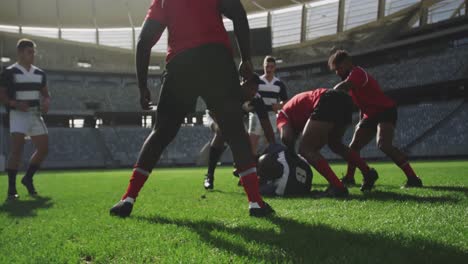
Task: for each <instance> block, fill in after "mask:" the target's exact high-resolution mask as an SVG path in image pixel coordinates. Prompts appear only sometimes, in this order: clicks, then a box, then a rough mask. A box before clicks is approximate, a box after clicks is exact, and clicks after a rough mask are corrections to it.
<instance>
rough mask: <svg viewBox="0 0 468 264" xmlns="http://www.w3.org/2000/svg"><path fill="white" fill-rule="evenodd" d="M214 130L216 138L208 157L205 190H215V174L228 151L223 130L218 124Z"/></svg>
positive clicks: (212, 142) (211, 144) (212, 141)
mask: <svg viewBox="0 0 468 264" xmlns="http://www.w3.org/2000/svg"><path fill="white" fill-rule="evenodd" d="M213 125H214V126H215V128H214V131H215V133H214V136H213V139H212V140H211V143H210V150H209V155H208V171H207V173H206V177H205V181H204V183H203V186H204V187H205V189H213V188H214V172H215V169H216V166H217V164H218V162H219V159H220V158H221V155H223V152H224V150H225V149H226V147H225V145H224V142H225V140H224V138H223V136H222V134H221V130H220V129H219V127H218V125H217V124H213Z"/></svg>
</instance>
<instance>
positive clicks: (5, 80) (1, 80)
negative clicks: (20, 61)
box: [0, 70, 10, 88]
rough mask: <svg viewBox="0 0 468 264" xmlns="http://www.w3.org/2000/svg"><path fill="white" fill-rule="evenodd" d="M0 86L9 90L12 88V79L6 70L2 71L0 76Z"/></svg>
mask: <svg viewBox="0 0 468 264" xmlns="http://www.w3.org/2000/svg"><path fill="white" fill-rule="evenodd" d="M0 86H1V87H4V88H8V86H10V78H9V74H8V71H6V70H5V71H2V73H1V74H0Z"/></svg>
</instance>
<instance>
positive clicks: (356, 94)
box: [328, 50, 422, 187]
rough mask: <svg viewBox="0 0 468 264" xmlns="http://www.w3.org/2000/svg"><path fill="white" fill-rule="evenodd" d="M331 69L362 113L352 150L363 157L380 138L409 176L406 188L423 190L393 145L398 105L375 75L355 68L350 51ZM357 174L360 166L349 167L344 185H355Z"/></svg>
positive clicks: (338, 53) (338, 57)
mask: <svg viewBox="0 0 468 264" xmlns="http://www.w3.org/2000/svg"><path fill="white" fill-rule="evenodd" d="M328 65H329V67H330V69H331V70H332V71H335V73H336V75H338V76H339V77H340V78H341V79H342V80H343V81H342V82H340V83H339V84H337V85H336V86H335V88H334V89H335V90H341V91H344V92H349V94H350V95H351V97H352V98H353V101H354V103H355V104H356V105H357V106H358V107H359V109H360V110H361V121H360V122H359V124H358V125H357V126H356V131H354V136H353V140H352V141H351V144H350V148H351V149H352V150H353V151H356V152H358V153H359V151H360V150H361V149H362V148H363V147H365V146H366V145H367V144H369V142H370V141H371V140H372V139H373V138H374V137H375V136H376V135H377V147H378V148H379V149H380V150H381V151H382V152H383V153H385V155H387V156H388V157H390V158H391V159H392V160H393V162H395V164H396V165H398V167H400V168H401V169H402V170H403V172H404V173H405V175H406V178H407V182H406V184H405V185H404V186H403V187H422V181H421V179H420V178H419V177H418V176H416V174H415V173H414V171H413V169H412V168H411V165H410V164H409V162H408V159H407V157H406V155H405V154H404V153H403V152H401V151H400V150H399V149H398V148H396V147H395V146H394V145H393V137H394V134H395V125H396V121H397V109H396V104H395V102H394V101H393V100H392V99H390V98H389V97H387V96H386V95H385V94H384V93H383V92H382V90H381V89H380V85H379V83H378V82H377V81H376V80H375V79H374V78H373V77H372V76H371V75H369V74H368V73H367V72H366V71H365V70H364V69H362V68H361V67H358V66H354V65H353V62H352V60H351V56H350V55H349V54H348V53H347V52H346V51H344V50H338V51H336V52H335V53H334V54H333V55H332V56H330V58H329V60H328ZM355 170H356V166H355V165H354V164H350V163H348V171H347V173H346V176H345V177H343V179H342V181H343V183H345V184H349V185H353V184H355V180H354V171H355Z"/></svg>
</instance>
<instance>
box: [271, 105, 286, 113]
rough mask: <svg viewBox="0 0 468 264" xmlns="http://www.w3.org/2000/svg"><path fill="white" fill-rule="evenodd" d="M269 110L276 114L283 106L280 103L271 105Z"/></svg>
mask: <svg viewBox="0 0 468 264" xmlns="http://www.w3.org/2000/svg"><path fill="white" fill-rule="evenodd" d="M271 108H272V109H273V111H274V112H278V111H279V110H281V109H282V108H283V104H282V103H278V104H272V105H271Z"/></svg>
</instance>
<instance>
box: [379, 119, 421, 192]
mask: <svg viewBox="0 0 468 264" xmlns="http://www.w3.org/2000/svg"><path fill="white" fill-rule="evenodd" d="M394 131H395V125H394V124H393V123H392V122H381V123H379V124H378V125H377V146H378V148H379V149H380V150H381V151H382V152H383V153H385V155H387V156H388V157H390V158H391V159H392V160H393V162H395V164H396V165H398V167H400V168H401V169H402V170H403V172H404V173H405V175H406V177H407V182H406V184H405V186H404V187H422V181H421V179H420V178H419V177H418V176H416V174H415V173H414V171H413V168H411V165H410V164H409V162H408V159H407V157H406V155H405V154H404V153H403V152H401V151H400V150H399V149H398V148H396V147H395V146H393V138H394Z"/></svg>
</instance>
